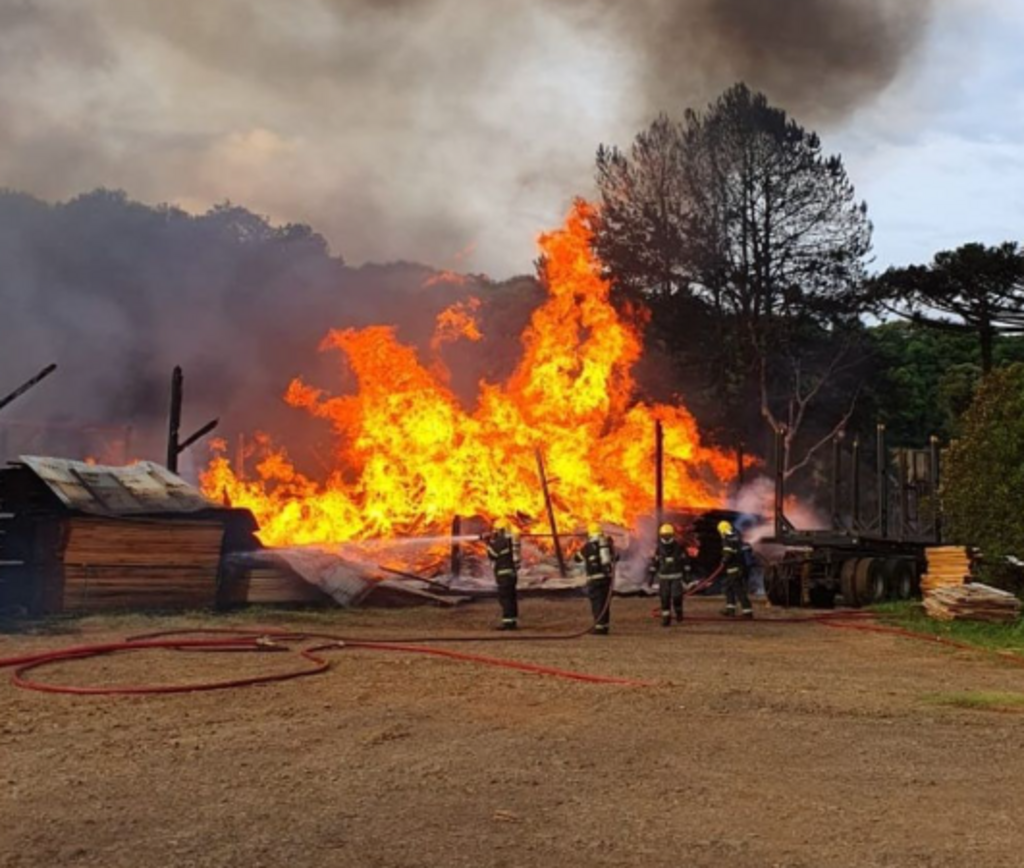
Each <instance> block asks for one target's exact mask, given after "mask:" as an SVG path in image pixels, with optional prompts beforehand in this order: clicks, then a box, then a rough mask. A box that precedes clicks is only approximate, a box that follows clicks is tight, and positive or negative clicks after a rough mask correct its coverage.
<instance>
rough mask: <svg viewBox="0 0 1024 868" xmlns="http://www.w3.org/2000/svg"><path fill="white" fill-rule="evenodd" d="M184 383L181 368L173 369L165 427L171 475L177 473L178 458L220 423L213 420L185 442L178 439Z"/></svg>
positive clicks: (179, 436)
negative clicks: (168, 410) (169, 406)
mask: <svg viewBox="0 0 1024 868" xmlns="http://www.w3.org/2000/svg"><path fill="white" fill-rule="evenodd" d="M184 381H185V377H184V375H183V374H182V372H181V367H180V366H178V367H175V369H174V373H173V374H172V375H171V411H170V417H169V419H168V425H167V469H168V470H170V471H171V473H177V472H178V456H179V455H181V453H182V452H184V451H185V450H186V449H188V447H189V446H191V445H192V444H193V443H195V442H196V441H197V440H201V439H202V438H203V437H205V436H206V435H207V434H209V433H210V432H211V431H213V429H214V428H216V427H217V425H218V423H219V422H220V420H219V419H214V420H212V421H210V422H207V423H206V424H205V425H204V426H203V427H202V428H200V429H199V430H198V431H196V432H195V433H194V434H192V435H190V436H189V437H187V438H185V440H181V439H180V438H181V405H182V401H183V400H184Z"/></svg>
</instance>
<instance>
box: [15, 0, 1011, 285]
mask: <svg viewBox="0 0 1024 868" xmlns="http://www.w3.org/2000/svg"><path fill="white" fill-rule="evenodd" d="M769 12H770V13H771V14H768V13H769ZM1021 45H1024V0H774V5H772V6H771V7H770V8H769V7H768V6H767V5H766V3H765V0H630V2H626V0H479V2H474V3H469V2H466V0H217V2H216V3H212V2H207V0H177V2H175V3H167V2H165V0H89V2H83V0H0V82H2V85H3V86H2V87H0V186H5V187H10V188H14V189H19V190H24V191H26V192H29V193H32V194H35V195H38V196H40V197H42V198H45V199H48V200H63V199H67V198H69V197H73V196H74V195H76V194H78V193H82V192H86V191H88V190H91V189H94V188H96V187H99V186H106V187H111V188H119V189H124V190H126V191H127V192H128V194H129V195H130V196H132V197H133V198H136V199H138V200H140V201H143V202H147V203H149V204H157V203H161V202H169V203H173V204H176V205H179V206H181V207H183V208H185V209H187V210H191V211H196V212H202V211H204V210H206V209H207V208H209V207H210V206H211V205H213V204H216V203H219V202H223V201H226V200H231V201H233V202H235V203H237V204H240V205H244V206H246V207H248V208H250V209H252V210H254V211H257V212H258V213H261V214H265V215H267V216H269V217H271V218H272V219H274V220H275V221H281V222H289V221H290V222H303V223H309V224H311V225H312V226H313V227H314V228H315V229H317V230H318V231H320V232H321V233H322V234H324V235H325V237H326V238H327V239H328V241H329V242H330V244H331V247H332V250H334V251H335V252H336V253H339V254H341V255H342V256H343V257H344V258H345V259H346V260H347V261H349V262H351V263H356V264H358V263H360V262H364V261H377V262H387V261H395V260H415V261H420V262H425V263H427V264H430V265H434V266H437V267H442V268H456V269H459V270H465V271H473V272H483V273H487V274H489V275H491V276H493V277H495V278H503V277H507V276H510V275H512V274H516V273H523V272H529V271H531V270H532V261H533V258H534V256H535V255H536V249H535V244H534V241H535V237H536V235H537V233H538V232H540V231H543V230H544V229H546V228H550V227H553V226H555V225H557V224H559V223H560V222H561V219H562V217H563V216H564V214H565V212H566V211H567V209H568V207H569V205H570V203H571V201H572V198H573V197H574V196H577V195H584V196H589V195H593V192H594V190H593V183H592V174H593V168H592V167H593V155H594V152H595V150H596V148H597V146H598V144H599V143H602V142H605V143H609V144H616V145H620V146H628V144H629V141H630V140H631V138H632V137H633V135H635V133H636V132H637V131H638V130H639V129H640V128H641V127H642V126H643V124H645V123H646V122H647V121H649V120H650V118H651V117H653V115H654V114H655V113H656V112H658V111H667V112H669V113H670V114H675V115H679V114H681V113H682V111H683V109H684V108H685V107H687V106H691V105H696V106H699V105H702V104H703V103H704V102H706V101H707V100H708V99H710V98H712V97H713V96H714V95H715V94H716V93H718V92H719V91H720V90H721V89H724V87H727V86H728V85H729V84H731V83H733V82H734V81H735V80H737V78H741V77H742V78H744V79H746V80H748V81H749V83H750V84H751V85H752V86H754V87H757V88H762V87H763V89H764V90H765V91H766V92H767V93H768V95H769V97H771V98H772V99H773V100H774V101H776V102H778V103H779V104H782V105H783V106H784V107H786V108H789V109H790V110H791V111H792V112H793V114H794V115H795V116H796V117H797V119H798V120H800V121H801V122H803V123H805V124H806V125H808V126H812V127H814V128H816V129H818V130H819V131H820V132H821V133H822V136H823V140H824V143H825V147H826V149H827V150H829V151H831V152H839V153H841V154H842V155H843V156H844V158H845V160H846V162H847V166H848V169H849V171H850V174H851V177H852V179H853V181H854V183H855V184H856V185H857V188H858V192H859V194H860V195H861V196H862V197H863V198H865V199H866V200H867V202H868V205H869V210H870V214H871V216H872V219H873V220H874V222H875V226H876V232H875V266H876V267H879V268H881V267H884V266H887V265H891V264H904V263H910V262H922V261H927V260H928V259H930V257H931V255H932V254H933V253H934V252H936V251H937V250H939V249H942V248H946V247H950V246H954V245H958V244H960V243H964V242H967V241H975V240H980V241H984V242H990V243H995V242H1000V241H1003V240H1008V239H1011V240H1017V239H1021V238H1022V237H1024V195H1022V194H1024V135H1022V134H1024V111H1022V110H1024V52H1022V51H1021V50H1020V46H1021Z"/></svg>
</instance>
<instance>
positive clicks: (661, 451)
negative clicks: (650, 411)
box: [654, 421, 665, 527]
mask: <svg viewBox="0 0 1024 868" xmlns="http://www.w3.org/2000/svg"><path fill="white" fill-rule="evenodd" d="M654 518H655V524H656V526H657V527H661V523H662V522H663V521H664V520H665V429H664V428H663V427H662V425H661V422H660V421H658V422H655V423H654Z"/></svg>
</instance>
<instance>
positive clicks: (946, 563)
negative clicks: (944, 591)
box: [921, 546, 971, 597]
mask: <svg viewBox="0 0 1024 868" xmlns="http://www.w3.org/2000/svg"><path fill="white" fill-rule="evenodd" d="M925 558H926V559H927V561H928V570H927V572H926V573H925V574H924V575H923V576H921V593H922V594H924V595H925V596H926V597H927V596H928V594H929V593H930V592H932V591H934V590H937V589H938V588H954V587H959V586H961V585H963V584H964V583H965V582H967V581H969V580H970V576H971V553H970V550H969V549H967V548H965V547H963V546H936V547H934V548H929V549H927V550H926V551H925Z"/></svg>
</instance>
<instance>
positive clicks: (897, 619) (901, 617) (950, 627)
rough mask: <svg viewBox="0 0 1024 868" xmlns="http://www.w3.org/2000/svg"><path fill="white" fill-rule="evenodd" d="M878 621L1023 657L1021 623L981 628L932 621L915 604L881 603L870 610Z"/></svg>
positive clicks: (1023, 628)
mask: <svg viewBox="0 0 1024 868" xmlns="http://www.w3.org/2000/svg"><path fill="white" fill-rule="evenodd" d="M872 610H873V611H875V612H877V613H878V614H879V615H880V616H881V617H882V619H883V620H884V621H885V622H886V623H889V624H892V625H893V626H896V627H903V628H904V629H907V630H912V631H913V632H915V633H923V634H925V635H928V636H941V637H942V638H944V639H952V640H954V641H956V642H963V643H965V644H967V645H975V646H977V647H978V648H982V649H984V650H986V651H1004V652H1005V651H1010V652H1013V653H1015V654H1022V655H1024V621H1018V622H1017V623H1016V624H982V623H978V622H972V621H936V620H935V619H934V618H929V617H928V616H927V615H926V614H925V613H924V610H923V609H922V607H921V605H920V604H919V603H883V604H881V605H878V606H874V607H872Z"/></svg>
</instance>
